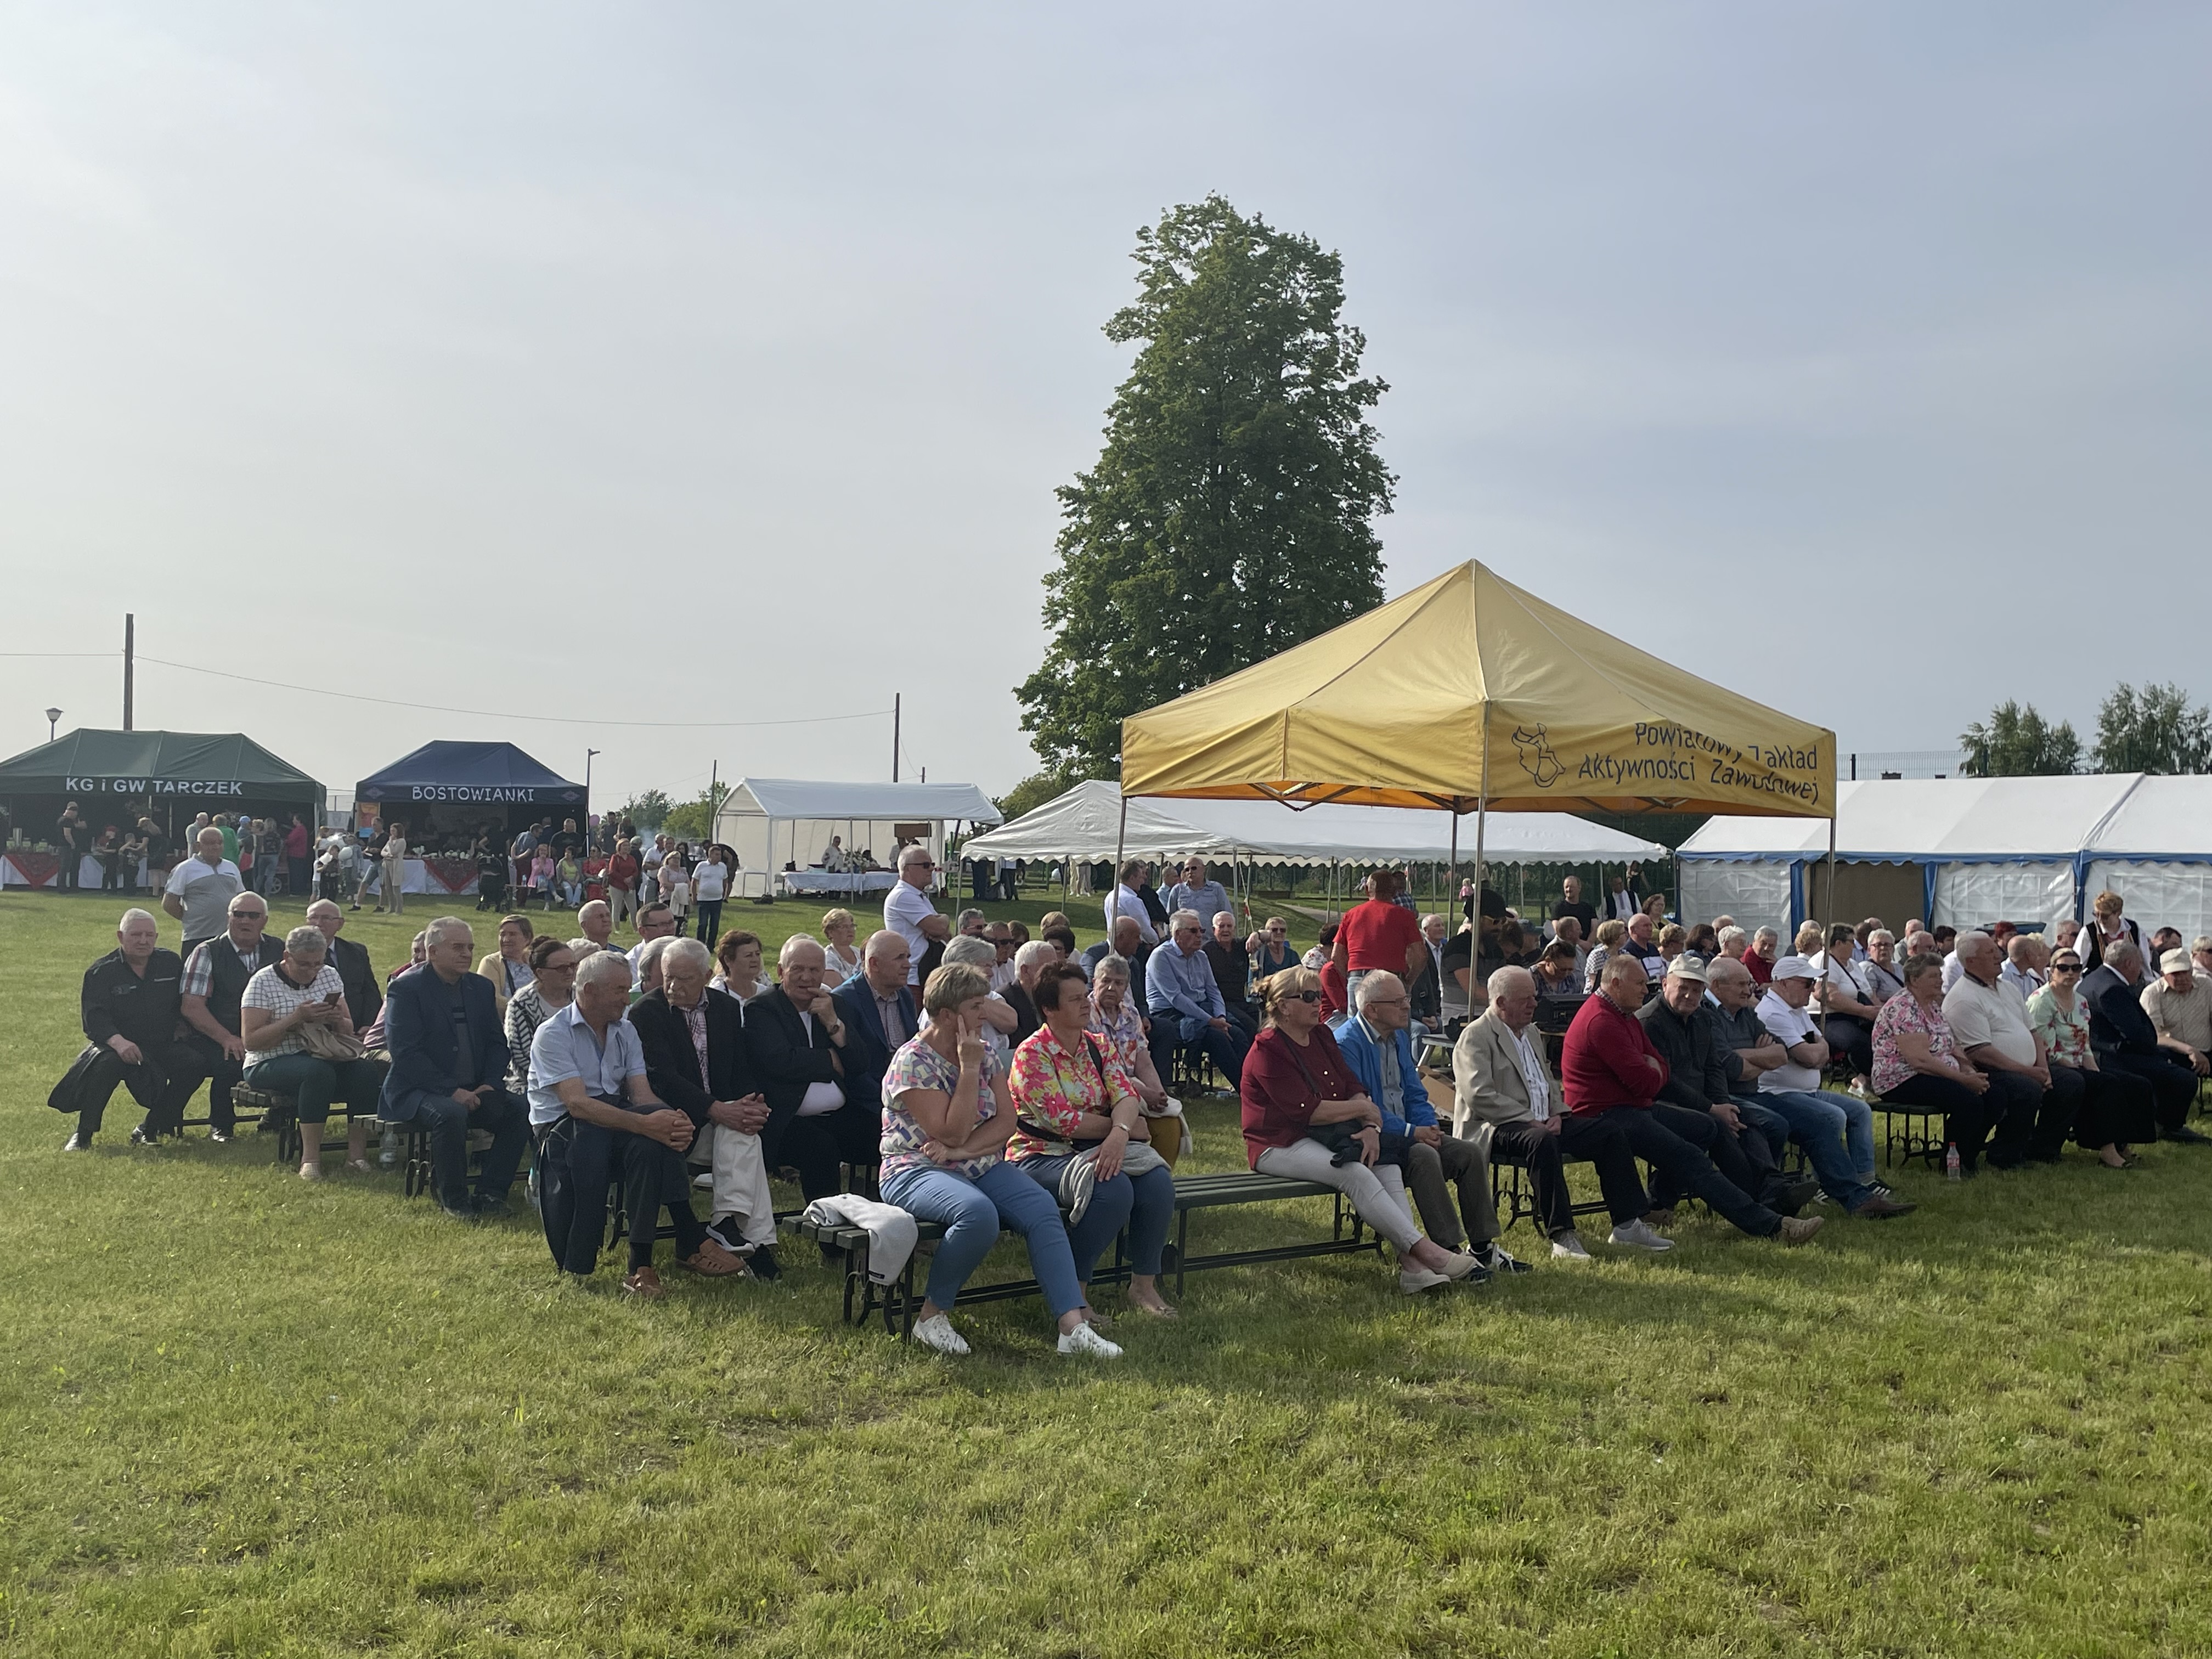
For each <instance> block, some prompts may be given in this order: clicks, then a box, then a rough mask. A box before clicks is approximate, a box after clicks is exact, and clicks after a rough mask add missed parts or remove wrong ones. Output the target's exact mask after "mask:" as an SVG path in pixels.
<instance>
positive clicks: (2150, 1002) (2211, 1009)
mask: <svg viewBox="0 0 2212 1659" xmlns="http://www.w3.org/2000/svg"><path fill="white" fill-rule="evenodd" d="M2158 971H2159V977H2158V979H2157V980H2156V981H2153V982H2152V983H2149V984H2147V985H2145V986H2144V987H2143V988H2142V999H2141V1000H2142V1010H2143V1012H2145V1013H2147V1014H2148V1015H2149V1016H2150V1023H2151V1024H2152V1025H2153V1026H2154V1027H2155V1028H2156V1029H2157V1031H2158V1037H2159V1046H2160V1048H2164V1049H2166V1052H2167V1053H2169V1054H2172V1056H2173V1057H2174V1058H2175V1059H2176V1060H2185V1061H2187V1062H2188V1065H2189V1069H2190V1070H2191V1071H2192V1072H2195V1073H2197V1076H2199V1077H2204V1076H2207V1075H2212V983H2208V982H2206V981H2203V980H2201V979H2199V978H2197V974H2196V972H2195V969H2194V965H2193V964H2192V963H2191V962H2190V960H2189V953H2188V952H2187V951H2183V950H2180V949H2179V948H2176V949H2174V950H2171V951H2167V952H2166V954H2165V955H2164V956H2162V957H2160V958H2159V959H2158ZM2184 1049H2186V1050H2187V1052H2186V1053H2184V1052H2183V1050H2184Z"/></svg>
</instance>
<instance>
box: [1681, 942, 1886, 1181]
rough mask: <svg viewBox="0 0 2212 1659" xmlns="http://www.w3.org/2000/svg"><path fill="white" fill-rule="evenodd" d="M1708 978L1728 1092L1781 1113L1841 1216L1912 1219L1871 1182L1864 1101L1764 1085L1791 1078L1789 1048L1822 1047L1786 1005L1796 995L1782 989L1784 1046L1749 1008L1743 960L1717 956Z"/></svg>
mask: <svg viewBox="0 0 2212 1659" xmlns="http://www.w3.org/2000/svg"><path fill="white" fill-rule="evenodd" d="M1808 965H1809V964H1808ZM1706 974H1707V978H1708V983H1709V987H1710V988H1709V992H1708V997H1709V1000H1708V1001H1707V1004H1706V1012H1707V1014H1708V1015H1709V1016H1710V1017H1711V1019H1712V1022H1713V1025H1714V1028H1715V1029H1716V1030H1717V1032H1718V1033H1719V1036H1720V1039H1721V1043H1722V1054H1721V1064H1722V1066H1723V1067H1724V1068H1725V1069H1726V1071H1727V1073H1728V1086H1729V1093H1730V1094H1731V1095H1732V1096H1734V1097H1735V1098H1736V1099H1737V1100H1738V1101H1742V1100H1745V1099H1746V1098H1755V1099H1756V1101H1757V1103H1758V1104H1759V1105H1760V1106H1763V1107H1765V1108H1766V1109H1768V1110H1770V1111H1773V1112H1778V1113H1779V1114H1780V1115H1781V1116H1782V1118H1783V1120H1784V1121H1785V1122H1786V1123H1787V1124H1788V1125H1789V1126H1790V1138H1791V1139H1794V1140H1796V1143H1797V1144H1798V1145H1799V1146H1802V1147H1803V1148H1804V1149H1805V1157H1806V1159H1807V1161H1808V1162H1809V1163H1810V1164H1812V1166H1813V1174H1814V1177H1815V1178H1816V1179H1817V1180H1818V1181H1819V1182H1820V1190H1821V1191H1822V1192H1824V1193H1826V1194H1827V1195H1828V1196H1829V1197H1830V1198H1831V1199H1832V1200H1835V1201H1836V1202H1837V1203H1838V1204H1840V1205H1842V1206H1844V1210H1845V1212H1848V1213H1850V1214H1851V1215H1855V1216H1859V1217H1862V1218H1865V1219H1868V1220H1878V1219H1883V1218H1887V1217H1890V1216H1899V1215H1907V1214H1910V1213H1911V1211H1912V1209H1913V1206H1911V1205H1910V1204H1905V1203H1901V1202H1899V1200H1897V1199H1896V1198H1895V1197H1894V1196H1893V1195H1892V1194H1891V1193H1890V1191H1889V1189H1888V1188H1887V1187H1884V1186H1883V1185H1882V1184H1881V1182H1879V1181H1877V1180H1876V1179H1875V1164H1874V1113H1873V1110H1872V1109H1870V1108H1869V1106H1868V1105H1867V1103H1866V1102H1864V1101H1863V1100H1860V1099H1858V1098H1857V1097H1855V1096H1852V1095H1839V1094H1836V1093H1834V1092H1833V1091H1826V1090H1820V1089H1791V1088H1787V1087H1784V1086H1781V1085H1771V1084H1769V1082H1768V1080H1767V1079H1770V1078H1771V1077H1773V1076H1775V1075H1777V1074H1778V1073H1783V1074H1790V1075H1795V1074H1796V1072H1797V1068H1796V1066H1794V1065H1793V1064H1792V1062H1791V1060H1790V1047H1791V1046H1792V1045H1793V1044H1795V1045H1797V1046H1802V1045H1803V1044H1804V1043H1805V1042H1808V1040H1809V1041H1811V1042H1820V1037H1819V1036H1818V1035H1817V1034H1813V1035H1812V1036H1809V1038H1808V1035H1807V1030H1808V1025H1809V1023H1810V1019H1811V1016H1810V1014H1809V1013H1808V1012H1805V1010H1804V1009H1802V1008H1798V1007H1794V1006H1792V1004H1791V999H1792V998H1793V997H1795V996H1796V995H1797V992H1796V990H1794V989H1792V990H1787V991H1784V993H1783V994H1782V997H1781V999H1780V1003H1781V1007H1780V1011H1779V1012H1778V1015H1777V1018H1778V1023H1780V1024H1783V1025H1784V1029H1785V1030H1786V1031H1787V1032H1788V1034H1789V1041H1787V1042H1785V1041H1784V1037H1783V1036H1778V1035H1777V1034H1776V1033H1775V1032H1773V1031H1772V1030H1769V1029H1768V1028H1767V1026H1766V1024H1765V1022H1764V1021H1763V1020H1761V1019H1760V1018H1759V1015H1758V1013H1757V1012H1755V1010H1754V1008H1753V1005H1754V1004H1756V1003H1758V1002H1759V1000H1760V997H1759V985H1758V982H1757V981H1754V980H1753V978H1752V976H1751V971H1750V969H1747V968H1746V967H1745V966H1744V965H1743V964H1742V963H1741V962H1736V961H1733V960H1731V959H1730V958H1729V957H1715V958H1714V959H1713V961H1712V962H1711V963H1709V964H1708V966H1707V968H1706ZM1789 984H1790V985H1791V986H1792V987H1807V989H1808V990H1809V988H1810V984H1811V981H1805V980H1797V979H1793V980H1791V981H1789ZM1807 1000H1808V1002H1809V1000H1810V999H1809V996H1808V999H1807ZM1801 1020H1802V1022H1804V1023H1803V1024H1801V1023H1800V1021H1801Z"/></svg>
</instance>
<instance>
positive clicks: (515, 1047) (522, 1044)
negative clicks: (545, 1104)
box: [500, 927, 576, 1098]
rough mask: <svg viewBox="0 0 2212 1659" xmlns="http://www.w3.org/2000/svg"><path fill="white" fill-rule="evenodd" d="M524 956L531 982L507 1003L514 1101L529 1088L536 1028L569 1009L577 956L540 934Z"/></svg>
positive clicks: (510, 1084) (564, 943)
mask: <svg viewBox="0 0 2212 1659" xmlns="http://www.w3.org/2000/svg"><path fill="white" fill-rule="evenodd" d="M500 931H501V933H505V932H506V929H505V928H504V927H502V928H501V930H500ZM525 956H526V960H527V962H528V963H529V968H530V983H529V984H527V985H526V986H524V987H522V988H521V989H520V990H519V991H517V992H516V993H515V994H513V996H511V997H509V998H508V999H507V1090H508V1092H510V1093H512V1094H514V1095H515V1096H516V1097H517V1098H520V1097H521V1095H522V1094H523V1093H526V1092H527V1091H528V1090H529V1087H530V1045H531V1043H532V1042H534V1041H535V1040H536V1039H537V1036H538V1027H539V1026H541V1025H543V1024H544V1023H545V1022H546V1021H547V1020H549V1019H550V1018H553V1016H554V1015H556V1014H557V1013H559V1012H561V1011H562V1009H563V1008H565V1007H567V1006H568V999H569V998H570V996H571V995H572V994H574V991H575V988H576V954H575V952H574V951H571V950H570V949H569V948H568V942H567V941H566V940H564V939H556V938H554V937H553V935H552V934H550V933H540V934H538V937H537V938H535V939H532V940H531V941H530V945H529V947H528V949H527V951H526V952H525Z"/></svg>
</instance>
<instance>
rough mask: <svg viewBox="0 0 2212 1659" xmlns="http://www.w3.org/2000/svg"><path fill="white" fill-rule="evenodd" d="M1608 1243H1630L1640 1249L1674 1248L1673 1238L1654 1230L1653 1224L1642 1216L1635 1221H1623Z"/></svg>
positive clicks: (1614, 1230) (1615, 1229)
mask: <svg viewBox="0 0 2212 1659" xmlns="http://www.w3.org/2000/svg"><path fill="white" fill-rule="evenodd" d="M1606 1243H1608V1244H1630V1245H1633V1246H1634V1247H1635V1248H1636V1249H1639V1250H1654V1251H1656V1250H1671V1249H1674V1240H1673V1239H1671V1238H1662V1237H1660V1236H1659V1235H1658V1234H1657V1233H1656V1232H1654V1231H1652V1228H1651V1224H1650V1222H1648V1221H1645V1220H1644V1219H1643V1218H1640V1217H1639V1218H1638V1219H1636V1220H1634V1221H1624V1222H1622V1223H1621V1224H1620V1225H1619V1226H1617V1227H1615V1228H1614V1229H1613V1237H1611V1238H1609V1239H1607V1241H1606Z"/></svg>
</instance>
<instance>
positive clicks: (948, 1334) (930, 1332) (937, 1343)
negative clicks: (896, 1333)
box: [914, 1314, 1067, 1356]
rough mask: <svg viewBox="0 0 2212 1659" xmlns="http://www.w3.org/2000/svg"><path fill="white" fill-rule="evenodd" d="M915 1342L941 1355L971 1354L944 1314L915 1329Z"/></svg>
mask: <svg viewBox="0 0 2212 1659" xmlns="http://www.w3.org/2000/svg"><path fill="white" fill-rule="evenodd" d="M914 1340H915V1341H917V1342H919V1343H921V1346H923V1347H925V1348H934V1349H936V1350H937V1352H939V1353H949V1354H953V1355H956V1356H957V1355H959V1354H963V1353H967V1352H969V1346H968V1343H967V1340H966V1339H965V1338H963V1336H962V1335H961V1334H960V1333H959V1332H957V1331H956V1330H954V1329H953V1328H952V1322H951V1320H949V1319H947V1318H946V1317H945V1316H944V1315H943V1314H932V1315H930V1316H929V1317H928V1318H927V1319H925V1320H923V1321H922V1322H921V1323H920V1324H918V1325H916V1326H915V1328H914ZM1066 1342H1067V1339H1066V1337H1062V1338H1061V1339H1060V1344H1061V1346H1060V1352H1062V1353H1066V1352H1067V1348H1066Z"/></svg>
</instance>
